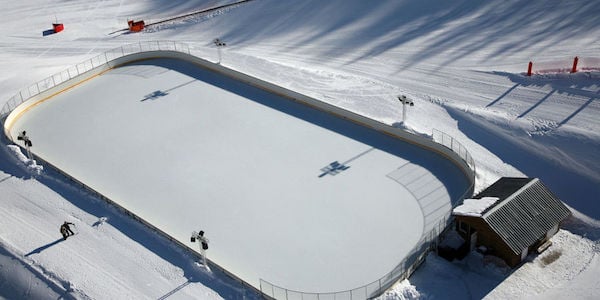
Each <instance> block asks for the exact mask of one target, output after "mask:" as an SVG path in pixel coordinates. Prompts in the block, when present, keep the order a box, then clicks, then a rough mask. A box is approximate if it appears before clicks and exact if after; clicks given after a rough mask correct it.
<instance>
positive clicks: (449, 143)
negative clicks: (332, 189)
mask: <svg viewBox="0 0 600 300" xmlns="http://www.w3.org/2000/svg"><path fill="white" fill-rule="evenodd" d="M148 51H176V52H182V53H186V54H191V53H190V49H189V47H188V46H187V45H185V44H181V43H177V42H164V41H157V42H139V43H137V44H129V45H125V46H122V47H119V48H115V49H112V50H109V51H106V52H104V53H102V54H100V55H98V56H96V57H93V58H91V59H89V60H87V61H84V62H82V63H79V64H77V65H75V66H72V67H70V68H68V69H66V70H64V71H62V72H59V73H56V74H54V75H52V76H50V77H48V78H46V79H43V80H40V81H38V82H36V83H34V84H32V85H30V86H29V87H27V88H24V89H22V90H21V91H19V92H18V93H17V94H16V95H15V96H13V97H12V98H10V99H9V100H8V101H7V102H6V104H5V105H4V107H3V108H2V110H1V111H0V120H1V119H4V117H6V116H8V114H10V112H12V111H13V110H14V109H15V108H16V107H17V106H19V105H20V104H22V103H23V102H25V101H27V100H29V99H31V98H33V97H35V96H38V95H40V94H41V93H43V92H45V91H48V90H50V89H52V88H54V87H57V86H58V85H60V84H63V83H67V82H68V81H70V80H72V79H75V78H77V77H78V76H82V75H84V74H86V73H88V72H90V71H92V70H96V69H98V68H100V67H107V65H110V63H111V62H113V61H115V60H117V59H119V58H121V57H124V56H127V55H130V54H134V53H141V52H148ZM99 71H101V70H96V72H99ZM371 121H372V120H371ZM432 140H433V141H434V142H436V143H438V144H441V145H443V146H445V147H447V148H448V149H450V150H452V151H453V152H455V153H456V154H458V155H459V156H460V157H461V158H462V160H463V161H464V162H465V163H466V164H467V165H468V167H469V168H470V169H471V171H472V172H471V174H470V175H471V178H470V179H471V182H472V183H473V184H474V182H475V163H474V160H473V158H472V157H471V155H470V154H469V152H468V151H467V149H466V148H465V147H464V146H463V145H462V144H461V143H459V142H458V141H457V140H455V139H454V138H452V137H451V136H450V135H447V134H446V133H443V132H441V131H439V130H435V129H434V130H433V134H432ZM57 170H58V169H57ZM65 175H66V174H65ZM66 176H68V175H66ZM68 177H70V176H68ZM74 180H75V179H74ZM75 181H76V180H75ZM473 184H472V185H471V187H469V189H467V191H465V193H464V194H463V195H462V196H461V197H460V198H459V199H456V201H452V204H453V205H452V206H453V207H454V206H456V205H458V204H461V203H462V200H463V199H464V198H465V197H468V195H467V194H468V193H469V192H470V191H471V192H472V189H473ZM100 196H102V195H100ZM102 197H103V196H102ZM107 200H108V199H107ZM109 202H111V203H113V204H115V205H116V206H117V207H119V205H118V204H116V203H114V202H113V201H109ZM450 212H451V210H450V211H448V212H446V214H445V216H447V217H444V218H443V219H441V220H439V221H438V223H437V224H436V225H435V226H434V227H433V228H432V229H431V230H430V231H429V232H427V233H426V234H424V235H423V236H422V237H421V239H420V240H419V242H418V243H417V244H416V246H415V247H414V248H413V249H412V250H411V252H409V254H408V255H407V256H406V258H405V259H404V260H402V261H401V262H400V263H399V264H398V265H397V266H396V267H395V268H394V269H393V270H392V271H391V272H389V273H388V274H386V275H385V276H383V277H381V278H380V279H378V280H376V281H374V282H372V283H370V284H367V285H365V286H362V287H359V288H356V289H352V290H348V291H340V292H331V293H305V292H300V291H292V290H288V289H285V288H282V287H278V286H276V285H273V284H271V283H269V282H267V281H265V280H262V279H260V290H261V292H262V293H263V294H264V295H265V296H268V297H273V298H275V299H289V300H291V299H303V300H304V299H367V298H373V297H377V296H379V295H381V294H382V293H383V292H384V291H385V290H387V289H388V288H389V287H391V286H392V285H393V284H394V283H395V282H397V281H398V280H401V279H404V278H407V277H409V276H410V275H411V274H412V273H413V272H414V271H415V269H416V268H417V267H418V266H419V265H420V264H421V263H422V262H423V261H424V260H425V256H426V255H427V253H428V252H429V251H430V250H431V249H434V248H435V247H436V245H437V239H438V236H439V235H440V234H441V233H442V232H443V231H444V230H445V229H446V228H447V225H448V223H449V221H450V220H449V219H448V217H449V216H450ZM130 214H131V213H130ZM137 219H139V218H137ZM142 221H143V220H142ZM144 223H146V224H147V225H148V226H150V227H151V228H154V227H153V226H152V225H151V224H148V223H147V222H144ZM156 230H157V231H158V232H161V231H160V230H158V229H156ZM163 234H164V233H163ZM164 235H165V236H167V237H168V235H166V234H164ZM169 238H170V237H169ZM184 247H185V246H184ZM222 271H223V272H225V273H227V274H229V275H230V276H231V277H233V278H237V277H236V276H234V275H232V274H230V273H229V272H228V271H226V270H224V269H223V270H222ZM240 281H241V282H243V280H240Z"/></svg>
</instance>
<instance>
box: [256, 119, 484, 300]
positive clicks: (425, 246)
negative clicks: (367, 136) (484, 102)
mask: <svg viewBox="0 0 600 300" xmlns="http://www.w3.org/2000/svg"><path fill="white" fill-rule="evenodd" d="M432 140H433V141H434V142H436V143H439V144H441V145H443V146H445V147H447V148H448V149H450V150H452V151H453V152H455V153H456V154H458V155H459V156H460V157H461V158H462V159H463V160H464V162H465V163H466V164H467V165H468V167H469V168H470V169H471V171H472V173H471V174H469V175H470V176H471V178H470V179H471V186H470V187H469V188H467V190H466V191H465V192H464V193H463V194H462V195H461V196H460V197H459V198H457V199H455V201H452V207H451V209H450V210H449V211H447V212H446V213H445V214H444V215H445V217H444V218H442V219H441V220H439V221H438V222H437V224H436V225H435V226H434V227H433V229H431V230H430V231H429V232H427V233H425V234H424V235H423V236H422V237H421V239H420V240H419V242H417V244H416V246H415V247H414V248H413V249H412V250H411V251H410V252H409V254H407V255H406V257H405V258H404V259H403V260H402V261H401V262H400V263H399V264H398V265H397V266H396V267H395V268H394V269H393V270H392V271H391V272H389V273H388V274H386V275H384V276H383V277H381V278H380V279H378V280H376V281H373V282H371V283H370V284H367V285H365V286H361V287H358V288H355V289H352V290H348V291H339V292H330V293H306V292H300V291H292V290H288V289H286V288H283V287H279V286H276V285H274V284H272V283H270V282H268V281H265V280H263V279H261V280H260V290H261V291H262V292H263V293H264V294H265V295H267V296H269V297H273V298H275V299H286V300H296V299H297V300H307V299H317V300H323V299H335V300H339V299H349V300H356V299H371V298H375V297H378V296H380V295H381V294H383V292H385V291H386V290H387V289H389V288H390V287H391V286H392V285H393V284H394V283H396V282H397V281H398V280H403V279H405V278H408V277H409V276H410V275H411V274H412V273H413V272H414V271H415V270H416V269H417V267H418V266H419V265H420V264H421V263H423V261H424V260H425V257H426V256H427V254H428V253H429V251H431V250H433V249H435V248H436V247H437V244H438V237H439V236H440V234H441V233H442V232H444V231H445V230H446V229H447V227H448V225H449V224H450V221H451V219H450V217H451V212H452V209H453V208H454V207H456V206H458V205H460V204H462V201H463V200H464V199H465V198H466V197H469V196H470V195H468V194H469V193H472V191H473V187H474V184H475V170H476V168H475V161H474V160H473V157H472V156H471V154H470V153H469V151H467V148H465V147H464V146H463V145H462V144H461V143H460V142H458V141H457V140H456V139H454V138H453V137H451V136H450V135H448V134H446V133H444V132H442V131H439V130H436V129H434V130H433V134H432Z"/></svg>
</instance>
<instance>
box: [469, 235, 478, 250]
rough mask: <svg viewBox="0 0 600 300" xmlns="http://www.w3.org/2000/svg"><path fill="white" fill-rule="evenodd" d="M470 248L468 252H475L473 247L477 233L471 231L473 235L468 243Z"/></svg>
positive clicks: (475, 244) (475, 245)
mask: <svg viewBox="0 0 600 300" xmlns="http://www.w3.org/2000/svg"><path fill="white" fill-rule="evenodd" d="M469 246H470V249H469V250H470V251H473V250H475V247H477V231H473V233H472V234H471V241H470V243H469Z"/></svg>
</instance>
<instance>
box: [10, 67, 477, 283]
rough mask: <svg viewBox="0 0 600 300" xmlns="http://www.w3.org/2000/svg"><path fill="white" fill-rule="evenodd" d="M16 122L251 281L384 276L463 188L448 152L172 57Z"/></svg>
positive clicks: (146, 215) (96, 184)
mask: <svg viewBox="0 0 600 300" xmlns="http://www.w3.org/2000/svg"><path fill="white" fill-rule="evenodd" d="M11 130H12V131H13V132H20V131H22V130H27V132H28V135H29V136H30V139H31V140H32V141H34V143H35V148H34V149H33V152H34V153H36V154H37V155H39V156H40V157H42V158H44V159H45V160H47V161H49V162H50V163H52V164H54V165H55V166H57V167H59V168H60V169H62V170H63V171H65V172H67V173H68V174H71V175H72V176H74V177H75V178H77V179H78V180H80V181H82V182H84V183H85V184H87V185H88V186H90V187H92V188H93V189H95V190H97V191H99V192H100V193H102V194H103V195H105V196H107V197H109V198H110V199H112V200H114V201H116V202H117V203H119V204H120V205H122V206H123V207H125V208H127V209H129V210H130V211H132V212H133V213H135V214H136V215H138V216H140V217H142V218H143V219H145V220H147V221H149V222H150V223H152V224H153V225H155V226H156V227H158V228H160V229H161V230H163V231H165V232H167V233H168V234H170V235H172V236H173V237H175V238H176V239H178V240H179V241H181V242H183V243H185V244H188V245H189V246H190V247H193V248H196V247H197V246H196V245H193V244H191V243H190V241H189V238H190V234H191V232H192V231H193V230H204V231H205V232H206V234H207V237H208V238H209V239H210V241H211V244H210V249H209V258H210V259H212V260H213V261H214V262H216V263H217V264H219V265H221V266H223V267H225V268H226V269H227V270H228V271H230V272H232V273H234V274H236V275H237V276H239V277H241V278H242V279H244V280H246V281H248V282H249V283H251V284H253V285H254V286H256V287H259V279H265V280H268V281H270V282H272V283H274V284H277V285H280V286H283V287H285V288H288V289H292V290H299V291H305V292H324V291H326V292H329V291H342V290H349V289H354V288H357V287H360V286H362V285H366V284H369V283H371V282H373V281H375V280H378V279H379V278H381V277H382V276H384V275H385V274H386V273H387V272H389V271H391V270H392V269H393V268H394V267H395V266H396V265H397V264H399V263H400V262H401V261H402V260H403V259H404V257H405V256H406V254H407V253H408V252H409V251H410V250H411V249H412V248H413V247H414V246H415V245H416V243H417V241H418V240H419V239H420V238H421V235H422V233H423V230H424V228H425V229H429V227H427V225H432V224H435V223H436V222H437V220H439V219H440V218H442V217H445V216H447V214H448V212H449V209H450V205H451V199H453V200H455V199H457V197H458V196H460V195H461V194H462V192H464V191H465V190H466V189H467V187H468V183H467V180H466V179H465V178H464V175H462V173H461V172H460V171H459V170H458V169H457V167H456V166H454V165H452V164H451V163H449V162H448V161H446V160H445V159H444V158H442V157H441V156H438V155H433V154H431V153H428V152H427V151H426V150H424V149H421V148H418V147H415V146H413V145H411V144H408V143H405V142H402V141H399V140H395V139H393V138H391V137H389V136H387V135H384V134H380V133H377V132H375V131H371V130H368V129H365V128H361V127H360V126H359V125H357V124H354V123H352V122H348V121H343V120H340V119H337V118H335V117H333V116H331V115H328V114H326V113H323V112H319V111H316V110H314V109H312V108H309V107H307V106H304V105H301V104H298V103H294V102H291V101H289V100H286V99H283V98H280V97H278V96H274V95H271V94H268V93H267V92H265V91H263V90H259V89H256V88H253V87H250V86H247V85H245V84H241V83H239V82H236V81H234V80H232V79H230V78H227V77H224V76H222V75H218V74H216V73H212V72H210V71H207V70H204V69H200V68H199V67H196V66H192V65H190V64H188V63H185V62H183V61H177V60H172V59H158V60H149V61H142V62H138V63H134V64H131V65H127V66H123V67H119V68H117V69H114V70H111V71H109V72H107V73H105V74H103V75H101V76H99V77H96V78H93V79H92V80H90V81H87V82H85V83H84V84H82V85H79V86H76V87H75V88H73V89H70V90H67V91H65V92H63V93H61V94H59V95H58V96H56V97H53V98H50V99H49V100H47V101H45V102H43V103H41V104H39V105H36V106H34V107H33V108H32V109H30V110H29V111H27V112H26V113H25V114H23V115H22V116H21V118H20V119H19V120H17V121H16V122H15V123H14V125H13V127H12V129H11ZM13 135H14V133H13ZM335 162H338V163H339V164H341V165H343V166H344V167H343V168H341V169H339V170H335V171H334V172H328V171H327V170H328V169H331V167H332V166H334V167H335V166H336V165H335ZM434 166H437V167H434ZM345 167H348V168H345ZM428 169H431V170H428ZM445 185H448V186H449V187H448V188H446V186H445ZM450 186H451V187H450ZM448 190H450V191H448ZM451 192H452V193H453V194H449V193H451ZM451 197H452V198H451ZM390 236H396V237H398V238H396V239H393V240H389V237H390ZM383 244H385V245H386V247H380V246H379V245H383ZM290 270H294V271H293V272H290ZM358 270H360V271H358Z"/></svg>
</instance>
